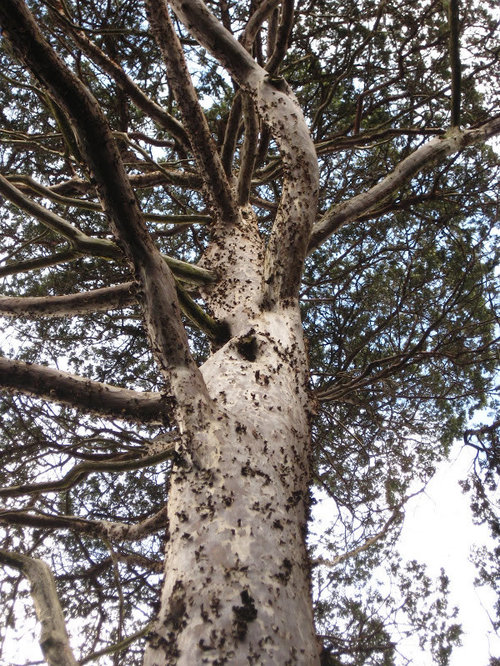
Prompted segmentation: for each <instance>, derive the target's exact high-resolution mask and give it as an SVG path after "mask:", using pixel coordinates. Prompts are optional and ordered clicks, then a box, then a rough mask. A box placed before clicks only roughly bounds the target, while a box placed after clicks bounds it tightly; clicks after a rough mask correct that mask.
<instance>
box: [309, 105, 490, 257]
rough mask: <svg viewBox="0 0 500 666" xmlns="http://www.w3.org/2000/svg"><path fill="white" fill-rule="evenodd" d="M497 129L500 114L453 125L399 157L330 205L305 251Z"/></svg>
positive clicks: (316, 245)
mask: <svg viewBox="0 0 500 666" xmlns="http://www.w3.org/2000/svg"><path fill="white" fill-rule="evenodd" d="M499 133H500V116H497V117H496V118H493V119H491V120H489V121H488V122H487V123H484V124H483V125H481V126H480V127H477V128H474V129H469V130H463V131H460V130H458V129H455V130H451V131H450V132H447V133H446V134H445V135H444V136H443V137H436V138H435V139H431V141H429V142H428V143H426V144H424V145H423V146H421V147H420V148H417V150H416V151H415V152H414V153H412V154H411V155H409V156H408V157H406V158H405V159H404V160H402V161H401V162H400V163H399V164H398V166H397V167H396V169H395V170H394V171H392V172H391V173H390V174H389V175H387V176H386V177H385V178H384V179H382V180H381V181H380V182H379V183H377V184H376V185H374V186H373V187H372V188H370V189H369V190H368V191H366V192H363V193H361V194H358V195H357V196H355V197H352V199H350V200H349V201H345V202H342V203H339V204H336V205H335V206H333V207H332V208H330V210H329V211H328V212H327V213H325V215H323V217H322V218H321V219H320V220H319V221H318V222H317V223H316V224H315V225H314V228H313V231H312V234H311V240H310V242H309V249H308V252H312V251H313V250H315V249H316V248H317V247H319V246H320V245H321V243H322V242H323V241H325V240H326V239H327V238H328V237H329V236H331V235H332V234H333V233H334V232H335V231H337V229H339V228H340V227H342V226H343V225H344V224H347V223H348V222H353V221H354V220H356V219H358V218H359V217H360V216H361V215H363V214H364V213H366V212H367V211H369V210H370V209H371V208H373V206H375V205H376V204H379V203H380V202H381V201H383V200H384V199H385V198H386V197H388V196H390V195H391V194H393V193H394V192H395V191H396V190H398V189H399V188H400V187H401V185H403V183H405V182H406V181H408V180H409V179H410V178H411V177H412V176H414V175H415V174H416V173H418V172H419V171H420V170H421V169H424V168H425V167H428V166H430V165H431V164H432V163H434V162H438V161H441V160H444V159H445V158H446V157H448V156H449V155H452V154H453V153H456V152H458V151H460V150H462V149H463V148H465V147H466V146H469V145H471V144H474V143H480V142H483V141H486V140H487V139H489V138H490V137H492V136H495V135H496V134H499Z"/></svg>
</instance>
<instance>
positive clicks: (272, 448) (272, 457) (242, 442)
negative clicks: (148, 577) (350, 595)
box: [144, 308, 319, 666]
mask: <svg viewBox="0 0 500 666" xmlns="http://www.w3.org/2000/svg"><path fill="white" fill-rule="evenodd" d="M252 324H253V326H252V329H251V331H250V332H249V333H248V334H247V335H246V336H240V337H238V338H235V339H233V340H232V341H230V342H228V343H227V344H226V345H225V346H224V347H223V348H222V349H220V350H219V351H218V352H216V353H215V354H214V355H213V356H212V357H211V358H210V359H209V360H208V361H207V362H206V363H205V365H204V366H203V367H202V374H203V377H204V379H205V382H206V385H207V388H208V391H209V394H210V396H211V398H212V399H213V400H214V402H215V403H216V405H217V412H216V415H215V418H214V420H213V421H212V422H211V423H210V425H209V427H208V429H207V430H206V431H205V432H201V433H197V435H196V436H195V438H194V441H193V444H192V447H193V451H194V455H193V457H192V459H193V460H194V461H195V463H194V464H189V463H186V464H182V462H181V463H180V464H177V465H176V467H175V469H174V471H173V474H172V480H171V486H170V487H171V490H170V496H169V503H168V514H169V539H168V542H167V545H166V553H165V581H164V586H163V590H162V600H161V608H160V612H159V616H158V619H157V622H156V624H155V627H154V629H153V631H152V633H151V635H150V640H149V645H148V648H147V650H146V655H145V661H144V663H145V665H146V666H153V665H154V664H157V665H159V664H162V665H163V664H177V665H179V666H188V665H189V666H191V665H192V664H202V663H204V664H222V663H230V664H235V665H239V664H241V665H242V666H243V664H245V665H246V664H249V663H255V664H308V665H309V664H310V665H314V664H318V663H319V657H318V648H317V642H316V637H315V632H314V626H313V616H312V603H311V595H310V589H309V585H310V580H309V563H308V557H307V553H306V548H305V538H304V537H305V529H306V516H307V505H308V491H307V488H308V482H309V460H308V457H309V447H310V437H309V422H308V411H307V409H308V408H307V405H308V402H309V400H308V394H307V386H306V377H307V367H306V353H305V349H304V344H303V339H302V330H301V323H300V316H299V312H298V309H295V308H290V309H287V310H282V311H280V312H279V313H275V312H273V313H266V314H263V315H260V316H259V317H257V318H255V319H254V320H253V322H252Z"/></svg>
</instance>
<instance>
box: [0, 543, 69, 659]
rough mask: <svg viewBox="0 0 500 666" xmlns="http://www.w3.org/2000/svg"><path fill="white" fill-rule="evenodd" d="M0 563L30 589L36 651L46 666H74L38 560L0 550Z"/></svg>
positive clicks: (48, 577) (51, 584)
mask: <svg viewBox="0 0 500 666" xmlns="http://www.w3.org/2000/svg"><path fill="white" fill-rule="evenodd" d="M0 563H2V564H7V565H8V566H10V567H14V568H16V569H17V570H18V571H21V572H22V573H23V574H24V576H26V578H27V579H28V580H29V582H30V585H31V596H32V598H33V602H34V604H35V610H36V615H37V618H38V621H39V622H40V625H41V633H40V647H41V648H42V652H43V655H44V657H45V659H46V660H47V663H48V664H49V666H77V664H78V662H77V661H76V659H75V657H74V656H73V653H72V651H71V647H70V645H69V640H68V634H67V631H66V624H65V622H64V616H63V613H62V610H61V605H60V603H59V598H58V596H57V590H56V584H55V581H54V577H53V575H52V572H51V570H50V569H49V567H48V566H47V564H45V562H42V561H41V560H36V559H33V558H31V557H27V556H26V555H20V554H19V553H12V552H10V551H7V550H0Z"/></svg>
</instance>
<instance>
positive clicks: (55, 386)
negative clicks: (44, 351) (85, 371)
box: [0, 357, 172, 423]
mask: <svg viewBox="0 0 500 666" xmlns="http://www.w3.org/2000/svg"><path fill="white" fill-rule="evenodd" d="M0 390H6V391H9V392H16V393H22V394H24V395H30V396H33V397H35V398H42V399H43V400H49V401H51V402H57V403H59V404H62V405H68V406H69V407H75V408H76V409H84V410H86V411H89V412H91V413H94V414H99V415H100V416H105V417H107V418H115V419H116V418H118V419H124V420H126V421H137V422H147V423H168V422H169V421H170V419H171V416H172V410H171V407H169V404H168V400H166V399H165V398H164V396H162V395H161V394H160V393H148V392H143V393H141V392H139V391H132V390H130V389H124V388H120V387H117V386H112V385H110V384H104V383H102V382H95V381H92V380H90V379H85V378H84V377H79V376H77V375H72V374H71V373H69V372H62V371H61V370H54V369H52V368H48V367H46V366H44V365H37V364H35V363H23V362H22V361H13V360H11V359H7V358H3V357H0Z"/></svg>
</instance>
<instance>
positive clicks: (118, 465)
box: [0, 441, 175, 497]
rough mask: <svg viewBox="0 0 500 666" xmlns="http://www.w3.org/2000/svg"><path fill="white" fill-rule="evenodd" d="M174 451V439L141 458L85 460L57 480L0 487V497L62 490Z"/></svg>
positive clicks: (163, 457) (145, 464)
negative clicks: (91, 476)
mask: <svg viewBox="0 0 500 666" xmlns="http://www.w3.org/2000/svg"><path fill="white" fill-rule="evenodd" d="M174 451H175V443H174V441H171V442H169V443H168V444H167V445H166V446H164V447H163V449H162V450H161V451H159V452H158V453H154V454H153V455H150V456H143V457H142V458H133V459H132V460H123V459H121V460H106V461H104V462H90V461H85V462H82V463H80V464H79V465H75V467H73V468H72V469H70V471H69V472H68V473H67V474H65V475H64V477H63V478H62V479H59V481H45V482H42V483H24V484H22V485H19V486H8V487H5V488H0V497H20V496H22V495H31V494H33V493H53V492H60V491H62V490H69V489H70V488H73V487H74V486H76V485H78V484H79V483H81V482H82V481H83V480H84V479H86V478H87V476H88V475H89V474H94V473H96V472H97V473H102V472H106V473H110V472H124V471H128V470H133V469H142V468H144V467H150V466H153V465H158V464H159V463H160V462H163V461H164V460H167V459H168V458H172V456H173V454H174Z"/></svg>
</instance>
